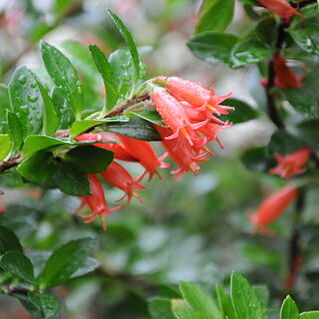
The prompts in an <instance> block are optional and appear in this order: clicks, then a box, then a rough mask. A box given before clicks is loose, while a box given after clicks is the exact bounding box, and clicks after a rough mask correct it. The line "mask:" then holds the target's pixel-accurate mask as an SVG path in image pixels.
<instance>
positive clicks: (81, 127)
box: [70, 116, 130, 138]
mask: <svg viewBox="0 0 319 319" xmlns="http://www.w3.org/2000/svg"><path fill="white" fill-rule="evenodd" d="M129 120H130V119H129V118H128V117H126V116H114V117H107V118H104V119H101V120H82V121H76V122H74V123H73V124H72V126H71V129H70V137H72V138H74V137H76V136H78V135H80V134H82V133H84V132H86V131H87V130H89V129H91V128H93V127H95V126H99V125H101V124H107V123H110V122H129Z"/></svg>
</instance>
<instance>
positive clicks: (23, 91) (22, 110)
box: [9, 66, 43, 137]
mask: <svg viewBox="0 0 319 319" xmlns="http://www.w3.org/2000/svg"><path fill="white" fill-rule="evenodd" d="M9 92H10V99H11V103H12V111H13V112H14V113H15V115H16V116H17V118H18V119H19V121H20V123H21V128H22V131H23V136H24V137H26V136H28V135H32V134H39V133H41V131H42V117H43V101H42V95H41V92H40V90H39V87H38V83H37V81H36V78H35V76H34V74H33V73H32V72H31V71H30V70H29V69H28V68H27V67H25V66H22V67H20V68H18V69H17V70H16V71H15V72H14V74H13V76H12V78H11V81H10V84H9Z"/></svg>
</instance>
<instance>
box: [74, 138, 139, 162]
mask: <svg viewBox="0 0 319 319" xmlns="http://www.w3.org/2000/svg"><path fill="white" fill-rule="evenodd" d="M75 140H76V141H78V142H85V141H88V142H96V141H102V142H109V143H93V144H92V145H94V146H96V147H101V148H105V149H107V150H110V151H112V152H114V158H116V159H119V160H122V161H129V162H138V161H139V160H138V159H137V158H135V157H133V156H132V155H131V154H130V153H129V152H127V151H126V150H125V148H124V147H123V145H121V144H118V143H117V142H116V140H115V139H114V138H112V137H111V135H109V134H108V135H107V136H105V135H104V134H94V133H84V134H82V135H80V136H77V137H76V138H75Z"/></svg>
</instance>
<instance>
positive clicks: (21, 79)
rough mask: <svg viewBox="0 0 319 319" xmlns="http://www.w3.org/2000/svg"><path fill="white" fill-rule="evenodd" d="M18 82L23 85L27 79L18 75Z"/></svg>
mask: <svg viewBox="0 0 319 319" xmlns="http://www.w3.org/2000/svg"><path fill="white" fill-rule="evenodd" d="M18 81H19V82H20V83H21V84H25V83H26V82H27V78H26V76H25V75H22V74H21V75H20V76H19V78H18Z"/></svg>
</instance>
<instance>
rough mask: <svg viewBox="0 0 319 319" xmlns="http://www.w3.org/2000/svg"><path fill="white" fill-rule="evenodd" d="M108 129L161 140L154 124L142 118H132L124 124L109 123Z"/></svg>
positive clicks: (132, 135)
mask: <svg viewBox="0 0 319 319" xmlns="http://www.w3.org/2000/svg"><path fill="white" fill-rule="evenodd" d="M106 130H107V131H109V132H113V133H117V134H121V135H125V136H128V137H133V138H136V139H139V140H144V141H160V140H161V138H160V136H159V135H158V134H157V132H156V131H155V129H154V127H153V125H152V124H151V123H149V122H148V121H145V120H143V119H141V118H131V119H130V121H129V122H127V123H124V124H121V123H109V124H108V125H107V129H106Z"/></svg>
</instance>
